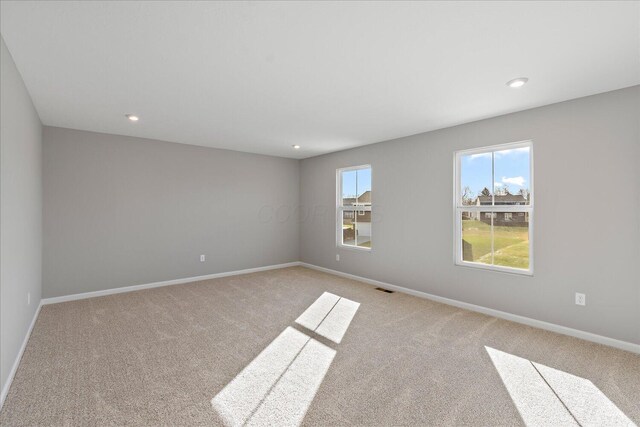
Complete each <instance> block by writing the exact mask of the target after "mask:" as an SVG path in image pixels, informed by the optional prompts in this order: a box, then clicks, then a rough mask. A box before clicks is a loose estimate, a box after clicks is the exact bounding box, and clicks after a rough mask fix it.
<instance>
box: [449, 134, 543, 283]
mask: <svg viewBox="0 0 640 427" xmlns="http://www.w3.org/2000/svg"><path fill="white" fill-rule="evenodd" d="M523 147H529V181H530V182H529V204H528V205H495V204H494V205H491V206H487V205H484V206H477V205H471V206H465V205H462V194H461V190H462V188H461V172H462V168H461V165H460V161H461V159H462V157H463V156H468V155H471V154H483V153H493V152H496V151H503V150H511V149H515V148H523ZM494 169H495V165H494V164H493V162H492V171H491V173H492V187H495V176H493V174H494ZM453 185H454V188H453V216H454V218H453V224H454V233H453V234H454V242H453V252H454V254H453V259H454V264H455V265H456V266H461V267H470V268H474V269H479V270H489V271H496V272H500V273H510V274H516V275H519V276H533V267H534V238H533V236H534V206H535V205H534V199H535V191H534V167H533V141H532V140H524V141H518V142H511V143H506V144H496V145H490V146H484V147H478V148H472V149H465V150H458V151H455V152H454V155H453ZM492 194H494V195H495V189H494V188H492ZM462 212H480V214H482V213H484V212H492V213H494V214H496V213H498V212H523V213H524V214H525V216H526V215H527V214H528V219H529V220H528V227H529V268H528V269H523V268H514V267H506V266H500V265H489V264H482V263H479V262H472V261H465V260H463V259H462V249H463V248H462ZM494 219H495V218H492V219H491V220H492V223H491V225H492V233H493V220H494ZM491 244H492V246H493V242H492V243H491ZM492 251H493V247H492Z"/></svg>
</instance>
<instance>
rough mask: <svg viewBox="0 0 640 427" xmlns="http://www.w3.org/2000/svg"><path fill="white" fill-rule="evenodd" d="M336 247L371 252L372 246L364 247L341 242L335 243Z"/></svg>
mask: <svg viewBox="0 0 640 427" xmlns="http://www.w3.org/2000/svg"><path fill="white" fill-rule="evenodd" d="M336 247H337V248H338V249H346V250H348V251H356V252H371V251H372V248H365V247H362V246H351V245H343V244H342V243H338V245H336Z"/></svg>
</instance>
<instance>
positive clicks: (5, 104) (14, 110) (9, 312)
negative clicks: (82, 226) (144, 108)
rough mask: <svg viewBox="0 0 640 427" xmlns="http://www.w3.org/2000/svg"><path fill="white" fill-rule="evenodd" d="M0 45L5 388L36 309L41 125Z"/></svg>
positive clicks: (0, 298)
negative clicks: (28, 294)
mask: <svg viewBox="0 0 640 427" xmlns="http://www.w3.org/2000/svg"><path fill="white" fill-rule="evenodd" d="M0 45H1V46H0V50H1V53H0V55H1V57H0V64H1V67H2V69H1V72H0V80H1V81H2V83H1V85H0V93H2V97H1V105H0V147H1V148H0V162H1V165H0V385H2V386H4V384H5V382H6V381H7V378H8V376H9V372H10V371H11V367H12V366H13V363H14V362H15V360H16V357H17V355H18V352H19V350H20V347H21V345H22V342H23V340H24V337H25V336H26V334H27V331H28V329H29V325H30V324H31V321H32V319H33V316H34V315H35V312H36V310H37V308H38V304H39V303H40V291H41V279H42V274H41V273H42V270H41V259H42V167H41V165H42V125H41V124H40V118H39V117H38V113H37V112H36V110H35V108H34V106H33V103H32V102H31V97H30V96H29V93H28V92H27V89H26V87H25V86H24V83H23V81H22V77H21V76H20V74H19V73H18V70H17V69H16V66H15V64H14V62H13V59H12V58H11V54H10V53H9V51H8V50H7V46H6V45H5V44H4V40H2V39H0ZM27 293H30V294H31V304H30V305H28V304H27Z"/></svg>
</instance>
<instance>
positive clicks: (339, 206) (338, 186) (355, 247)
mask: <svg viewBox="0 0 640 427" xmlns="http://www.w3.org/2000/svg"><path fill="white" fill-rule="evenodd" d="M361 169H371V190H370V191H371V196H372V198H371V200H372V202H371V204H370V205H369V206H363V205H354V206H348V207H345V206H343V205H342V174H343V172H349V171H357V170H361ZM372 206H373V168H372V167H371V165H370V164H366V165H358V166H348V167H344V168H338V169H336V247H337V248H342V249H349V250H355V251H364V252H371V251H372V249H373V248H372V247H365V246H358V245H357V239H358V238H357V236H356V244H355V245H346V244H344V243H343V241H342V238H343V232H342V215H343V212H345V211H347V212H353V219H355V220H356V221H357V220H358V216H360V215H359V214H360V211H362V212H363V213H362V215H364V212H367V211H368V212H372ZM372 223H373V221H371V242H372V246H373V224H372Z"/></svg>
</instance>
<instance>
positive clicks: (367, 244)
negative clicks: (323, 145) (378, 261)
mask: <svg viewBox="0 0 640 427" xmlns="http://www.w3.org/2000/svg"><path fill="white" fill-rule="evenodd" d="M337 181H338V186H337V187H338V203H337V221H336V222H337V230H336V231H337V233H336V237H337V243H338V245H341V246H347V247H354V248H360V249H365V250H367V249H370V248H371V166H369V165H364V166H355V167H350V168H344V169H338V171H337ZM356 212H357V215H356Z"/></svg>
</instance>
